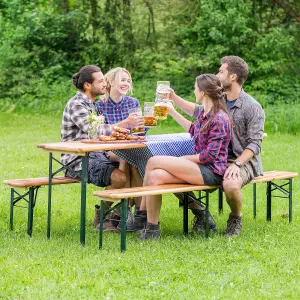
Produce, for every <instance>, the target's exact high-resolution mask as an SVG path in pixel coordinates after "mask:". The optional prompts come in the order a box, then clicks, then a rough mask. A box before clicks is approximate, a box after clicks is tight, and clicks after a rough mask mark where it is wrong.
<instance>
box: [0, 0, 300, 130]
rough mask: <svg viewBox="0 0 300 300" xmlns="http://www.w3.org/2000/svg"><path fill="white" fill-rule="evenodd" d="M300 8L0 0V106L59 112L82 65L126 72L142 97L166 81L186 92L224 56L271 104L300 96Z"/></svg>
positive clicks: (255, 1)
mask: <svg viewBox="0 0 300 300" xmlns="http://www.w3.org/2000/svg"><path fill="white" fill-rule="evenodd" d="M299 11H300V7H299V2H298V1H294V0H291V1H289V2H288V3H286V2H284V1H274V0H265V1H260V0H245V1H240V0H189V1H180V0H166V1H159V0H152V1H149V0H135V1H133V0H101V1H100V0H92V1H87V0H85V1H77V0H51V1H45V0H39V1H37V2H34V1H24V0H2V1H1V2H0V26H1V29H2V34H1V36H0V88H1V91H2V92H1V95H0V100H1V102H0V110H2V111H6V110H13V109H15V111H28V110H32V109H33V110H35V111H37V110H38V111H39V112H41V113H57V111H58V110H61V109H62V105H61V104H62V103H64V102H66V101H68V99H69V98H70V97H71V96H72V93H73V90H72V89H71V86H70V82H71V80H70V78H71V75H72V74H73V73H75V72H76V71H78V69H79V68H80V67H81V66H83V65H86V64H96V65H99V66H100V67H101V68H102V70H103V71H104V72H106V71H108V70H109V69H110V68H112V67H116V66H124V67H126V68H128V69H129V70H130V71H131V72H132V75H133V79H134V83H135V87H136V88H135V91H136V95H137V96H139V99H141V100H142V101H144V100H143V99H146V98H147V99H152V98H153V91H154V89H155V87H154V86H155V82H156V81H157V80H162V79H163V80H166V79H168V80H170V81H171V83H172V86H173V87H174V89H175V90H176V91H179V92H180V94H181V95H182V96H184V97H187V98H192V96H193V94H192V91H193V83H194V79H195V77H196V76H197V75H198V74H200V73H208V72H210V73H216V72H217V70H218V67H219V61H220V58H221V57H222V56H224V55H230V54H233V55H239V56H241V57H243V58H244V59H245V60H246V61H247V62H248V64H249V67H250V76H249V79H248V80H247V82H246V84H245V89H246V90H247V91H249V92H250V93H251V94H253V95H256V98H257V100H258V101H259V102H260V103H261V104H262V105H263V107H264V108H265V109H266V110H268V109H270V110H274V108H272V106H273V105H281V103H286V104H292V103H294V102H295V101H296V100H297V99H298V98H299V95H300V76H299V72H300V71H299V68H297V65H298V61H299V59H300V30H299V20H300V18H299V16H298V15H297V12H299ZM141 89H145V90H141ZM49 94H50V95H51V96H50V97H49ZM45 100H47V103H46V102H45ZM49 101H50V102H49ZM269 107H270V108H269ZM297 131H299V129H298V130H297Z"/></svg>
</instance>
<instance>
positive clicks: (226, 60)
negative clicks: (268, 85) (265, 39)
mask: <svg viewBox="0 0 300 300" xmlns="http://www.w3.org/2000/svg"><path fill="white" fill-rule="evenodd" d="M221 64H227V65H228V67H227V70H228V72H229V74H236V77H237V83H238V84H239V85H243V83H244V82H245V81H246V79H247V78H248V73H249V70H248V64H247V63H246V62H245V61H244V60H243V59H242V58H240V57H238V56H233V55H231V56H224V57H222V58H221Z"/></svg>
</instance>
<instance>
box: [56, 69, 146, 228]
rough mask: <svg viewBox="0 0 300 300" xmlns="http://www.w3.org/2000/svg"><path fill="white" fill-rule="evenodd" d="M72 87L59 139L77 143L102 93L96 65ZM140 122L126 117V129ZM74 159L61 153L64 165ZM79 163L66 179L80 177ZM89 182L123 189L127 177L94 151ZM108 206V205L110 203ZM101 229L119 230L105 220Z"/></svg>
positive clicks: (84, 135) (76, 77)
mask: <svg viewBox="0 0 300 300" xmlns="http://www.w3.org/2000/svg"><path fill="white" fill-rule="evenodd" d="M73 84H74V86H75V87H76V88H77V89H78V91H77V93H76V95H75V96H74V97H73V98H71V99H70V100H69V101H68V103H67V104H66V107H65V109H64V112H63V117H62V125H61V140H62V141H63V142H65V141H78V140H81V139H87V138H88V137H89V136H88V128H89V122H88V116H89V114H91V113H93V112H96V108H95V104H94V101H95V99H96V97H97V96H99V95H103V94H105V91H106V85H107V84H106V81H105V79H104V76H103V74H102V72H101V70H100V68H99V67H97V66H92V65H90V66H85V67H83V68H81V69H80V71H79V72H77V73H75V74H74V75H73ZM141 123H143V120H140V119H139V118H134V117H133V116H128V118H127V122H126V124H128V126H129V127H130V126H133V127H135V126H139V125H141ZM75 158H76V155H73V154H62V155H61V162H62V163H63V164H64V165H65V164H67V163H69V162H70V161H72V160H73V159H75ZM81 164H82V160H81V158H80V157H77V160H76V161H75V162H74V163H73V164H72V165H71V166H69V167H68V169H67V170H66V176H68V177H71V178H76V177H81V176H82V174H81V173H82V166H81ZM88 183H92V184H94V185H96V186H100V187H107V189H114V188H123V187H124V186H125V184H126V176H125V174H124V172H123V171H121V170H120V169H119V163H118V162H114V161H111V160H110V159H109V157H108V155H107V153H106V152H95V153H92V155H91V156H90V157H89V164H88ZM107 205H110V204H109V202H108V203H107ZM104 229H105V230H111V231H118V229H117V228H116V226H114V224H113V223H112V222H110V220H109V219H108V218H106V219H105V221H104Z"/></svg>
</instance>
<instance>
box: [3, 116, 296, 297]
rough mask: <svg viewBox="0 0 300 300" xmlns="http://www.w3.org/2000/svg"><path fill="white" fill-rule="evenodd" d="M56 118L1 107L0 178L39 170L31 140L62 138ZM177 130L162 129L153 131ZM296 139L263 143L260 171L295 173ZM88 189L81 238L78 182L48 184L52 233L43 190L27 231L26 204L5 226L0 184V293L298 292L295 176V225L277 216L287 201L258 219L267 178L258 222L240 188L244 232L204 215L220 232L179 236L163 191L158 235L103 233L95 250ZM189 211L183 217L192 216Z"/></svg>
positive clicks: (44, 159) (42, 163)
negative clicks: (231, 235) (82, 238)
mask: <svg viewBox="0 0 300 300" xmlns="http://www.w3.org/2000/svg"><path fill="white" fill-rule="evenodd" d="M60 121H61V120H60V117H49V116H45V117H40V116H31V115H28V116H25V115H14V114H9V113H0V125H1V139H0V155H1V156H0V161H1V169H0V179H1V182H2V181H3V180H4V179H13V178H26V177H35V176H46V175H47V169H48V155H47V153H45V152H42V150H41V149H38V148H37V147H36V145H37V144H38V143H42V142H54V141H59V140H60ZM178 131H182V130H181V129H180V128H179V127H175V128H173V127H172V128H171V127H164V123H163V122H161V123H160V125H159V126H158V127H157V128H156V129H154V130H153V131H152V134H157V133H167V132H178ZM299 149H300V140H299V138H298V137H297V136H292V135H287V134H286V135H271V134H269V135H268V137H267V138H266V139H265V140H264V141H263V150H262V158H263V165H264V169H265V170H266V171H267V170H288V171H296V172H297V171H298V172H299V154H300V153H299ZM96 189H97V187H95V186H92V185H89V186H88V191H87V195H88V197H87V237H86V240H87V244H86V246H85V247H82V246H81V245H80V243H79V213H80V194H79V193H80V186H79V185H66V186H55V187H54V188H53V207H52V227H51V229H52V235H51V239H50V240H47V238H46V222H47V220H46V218H47V203H46V202H47V188H42V189H41V190H40V191H39V195H38V201H37V204H36V207H35V214H34V224H33V236H32V238H29V237H28V236H27V234H26V222H27V210H25V209H21V208H15V230H14V231H12V232H11V231H9V230H8V226H9V188H7V187H6V186H5V185H4V184H1V185H0V190H1V193H0V203H1V205H0V216H1V218H0V240H1V243H0V274H1V276H0V299H2V298H3V299H48V298H50V299H87V298H88V299H229V298H230V299H299V297H300V287H299V281H300V262H299V259H298V256H299V254H300V253H299V252H300V251H299V250H300V247H299V232H300V225H299V223H300V222H299V221H300V217H299V212H300V201H299V199H300V183H299V178H296V180H295V181H294V194H293V199H294V202H293V222H292V223H291V224H289V223H288V219H287V218H286V217H284V216H285V215H286V213H287V212H288V203H287V199H281V198H276V199H275V200H274V202H273V204H272V222H266V218H265V215H266V195H265V184H259V185H258V191H257V195H258V196H257V199H258V204H257V219H256V220H255V219H253V214H252V187H251V186H247V187H245V189H244V191H243V193H244V208H243V232H242V235H241V236H240V237H238V238H236V239H226V238H224V237H223V236H222V232H223V231H224V229H225V224H226V220H227V216H228V212H229V211H228V207H227V205H226V204H225V203H224V213H223V214H220V215H219V214H218V208H217V195H216V193H214V194H212V197H211V199H212V201H211V212H212V214H213V216H214V217H215V219H216V222H217V224H218V228H219V230H218V232H217V233H215V234H212V235H211V237H210V238H209V239H208V240H206V239H205V237H204V236H203V235H201V236H199V237H198V236H196V237H195V236H189V237H187V238H184V237H183V234H182V210H181V209H180V208H178V202H177V201H176V199H175V197H174V196H173V195H167V196H164V203H163V208H162V215H161V226H162V239H161V240H160V241H149V242H140V241H139V240H138V239H137V237H136V235H135V234H128V235H127V237H128V238H127V251H126V252H125V253H123V254H121V253H120V236H119V235H116V234H104V244H103V250H99V249H98V233H97V232H96V231H94V230H93V228H92V219H93V213H94V205H95V204H96V203H97V199H96V198H94V197H93V196H92V191H93V190H96ZM191 218H192V216H191V215H190V219H191Z"/></svg>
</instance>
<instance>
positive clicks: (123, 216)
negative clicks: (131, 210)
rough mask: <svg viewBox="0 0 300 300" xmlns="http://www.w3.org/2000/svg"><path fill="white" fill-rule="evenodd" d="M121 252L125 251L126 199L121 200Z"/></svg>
mask: <svg viewBox="0 0 300 300" xmlns="http://www.w3.org/2000/svg"><path fill="white" fill-rule="evenodd" d="M121 203H122V205H121V252H124V251H125V250H126V220H127V199H122V200H121Z"/></svg>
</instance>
